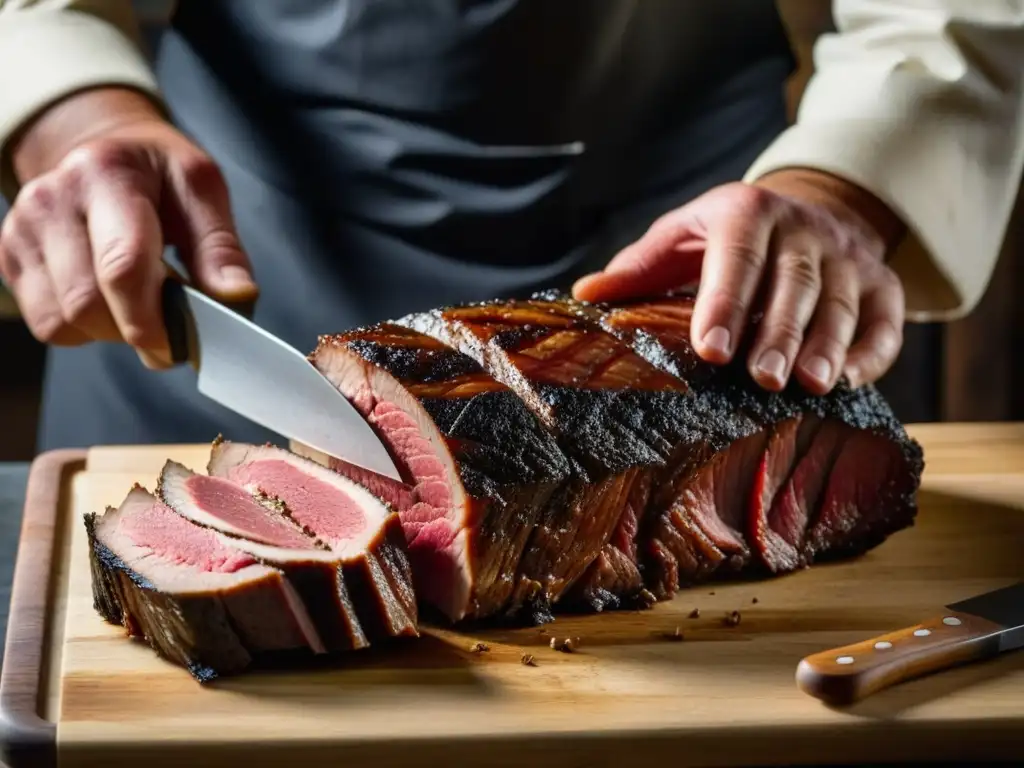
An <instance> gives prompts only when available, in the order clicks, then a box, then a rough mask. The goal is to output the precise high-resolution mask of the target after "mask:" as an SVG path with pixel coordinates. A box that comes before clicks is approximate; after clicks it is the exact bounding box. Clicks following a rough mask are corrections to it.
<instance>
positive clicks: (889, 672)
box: [796, 611, 1007, 705]
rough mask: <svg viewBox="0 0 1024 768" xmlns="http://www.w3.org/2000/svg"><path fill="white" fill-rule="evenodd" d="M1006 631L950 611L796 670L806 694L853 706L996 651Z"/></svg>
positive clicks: (818, 656)
mask: <svg viewBox="0 0 1024 768" xmlns="http://www.w3.org/2000/svg"><path fill="white" fill-rule="evenodd" d="M1005 631H1007V630H1006V629H1005V628H1004V627H1001V626H999V625H998V624H995V623H993V622H991V621H986V620H985V619H982V618H981V617H979V616H972V615H971V614H968V613H957V612H954V611H949V612H947V613H944V614H942V615H940V616H936V617H934V618H933V619H931V620H929V621H926V622H924V623H923V624H918V625H917V626H915V627H907V628H906V629H901V630H898V631H896V632H891V633H889V634H887V635H881V636H879V637H875V638H872V639H871V640H865V641H863V642H860V643H855V644H853V645H847V646H844V647H842V648H835V649H833V650H831V651H824V652H822V653H816V654H814V655H813V656H808V657H807V658H805V659H804V660H803V661H801V662H800V664H799V665H798V666H797V670H796V684H797V687H798V688H800V690H802V691H803V692H804V693H807V694H809V695H811V696H814V697H815V698H818V699H821V700H822V701H825V702H826V703H828V704H832V705H846V704H852V703H854V702H855V701H858V700H860V699H863V698H864V697H866V696H870V695H871V694H872V693H876V692H878V691H880V690H882V689H883V688H888V687H889V686H892V685H896V684H897V683H902V682H905V681H907V680H911V679H913V678H916V677H921V676H923V675H927V674H930V673H932V672H938V671H939V670H943V669H947V668H949V667H953V666H956V665H958V664H965V663H967V662H970V661H978V660H980V659H983V658H987V657H989V656H994V655H996V654H997V653H999V636H1000V634H1002V633H1003V632H1005Z"/></svg>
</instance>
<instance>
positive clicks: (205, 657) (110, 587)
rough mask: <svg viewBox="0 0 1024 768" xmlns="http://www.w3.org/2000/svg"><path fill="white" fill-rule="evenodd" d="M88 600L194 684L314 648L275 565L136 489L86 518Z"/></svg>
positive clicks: (307, 622)
mask: <svg viewBox="0 0 1024 768" xmlns="http://www.w3.org/2000/svg"><path fill="white" fill-rule="evenodd" d="M85 526H86V531H87V533H88V537H89V545H90V567H91V571H92V588H93V601H94V605H95V607H96V609H97V611H99V613H100V614H101V615H102V616H103V617H104V618H105V619H106V620H107V621H109V622H111V623H114V624H120V625H122V626H124V627H125V629H126V630H127V632H128V634H129V635H131V636H135V637H140V638H143V639H145V640H146V642H148V643H149V644H150V646H152V647H153V648H154V649H155V650H156V651H157V652H158V653H159V654H160V655H162V656H163V657H164V658H167V659H169V660H171V661H173V662H175V663H177V664H180V665H182V666H184V667H186V668H187V669H188V670H189V671H190V672H191V673H192V675H193V676H194V677H195V678H196V679H197V680H199V681H201V682H207V681H210V680H213V679H214V678H215V677H217V676H218V675H225V674H233V673H237V672H241V671H242V670H244V669H245V668H247V667H248V666H249V665H250V664H251V663H252V661H253V658H254V656H256V655H257V654H260V653H263V652H270V651H282V650H295V649H301V648H308V647H310V646H316V645H318V644H319V641H318V640H317V638H316V631H315V628H314V626H313V622H312V620H311V619H310V617H309V614H308V613H307V612H306V609H305V606H304V605H303V603H302V600H301V599H300V598H299V596H298V595H297V594H296V593H295V591H294V589H292V587H291V585H290V584H289V583H288V582H287V580H286V579H285V578H284V577H283V575H282V573H281V571H279V570H278V569H276V568H272V567H269V566H267V565H263V564H261V563H260V562H259V561H258V560H257V559H256V558H255V557H253V556H252V555H250V554H248V553H245V552H243V551H240V550H239V549H237V548H235V547H233V546H231V545H230V543H229V542H227V541H225V539H224V538H223V537H221V536H219V535H218V534H217V533H216V532H214V531H211V530H208V529H205V528H201V527H199V526H197V525H195V524H193V523H191V522H190V521H188V520H186V519H185V518H183V517H181V516H180V515H178V514H177V513H175V512H174V511H173V510H172V509H170V508H169V507H167V506H166V505H164V504H163V503H161V502H160V501H159V500H158V499H157V498H156V497H155V496H153V495H152V494H150V493H149V492H148V491H147V490H145V489H144V488H142V487H141V486H138V485H136V486H135V487H134V488H133V489H132V490H131V492H130V493H129V494H128V496H127V497H126V498H125V500H124V501H123V502H122V504H121V506H120V507H119V508H117V509H113V508H109V507H108V508H107V510H106V511H105V513H104V514H102V515H98V514H95V513H90V514H88V515H86V517H85Z"/></svg>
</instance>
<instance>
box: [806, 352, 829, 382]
mask: <svg viewBox="0 0 1024 768" xmlns="http://www.w3.org/2000/svg"><path fill="white" fill-rule="evenodd" d="M804 370H805V371H806V372H807V375H808V376H810V377H811V378H812V379H817V380H818V381H820V382H821V383H822V384H828V381H829V379H830V378H831V376H832V364H831V363H829V361H828V360H826V359H825V358H824V357H821V356H820V355H815V356H814V357H812V358H811V359H810V360H808V361H807V363H806V364H805V365H804Z"/></svg>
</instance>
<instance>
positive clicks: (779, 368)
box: [757, 349, 786, 382]
mask: <svg viewBox="0 0 1024 768" xmlns="http://www.w3.org/2000/svg"><path fill="white" fill-rule="evenodd" d="M757 369H758V370H759V371H760V372H761V373H763V374H764V375H765V376H770V377H771V378H773V379H775V380H776V381H779V382H781V381H782V379H783V377H784V376H785V375H786V358H785V357H783V356H782V353H781V352H779V350H777V349H769V350H768V351H767V352H765V353H764V354H763V355H761V357H760V358H759V359H758V361H757Z"/></svg>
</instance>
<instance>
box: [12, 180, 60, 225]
mask: <svg viewBox="0 0 1024 768" xmlns="http://www.w3.org/2000/svg"><path fill="white" fill-rule="evenodd" d="M15 203H16V204H18V205H19V206H20V208H21V210H22V211H26V212H28V213H29V214H31V215H34V216H48V215H51V214H53V213H54V212H55V211H56V210H57V207H58V205H59V203H60V200H59V194H58V192H57V190H56V189H54V187H53V186H52V185H51V184H50V182H49V181H48V180H47V179H46V178H45V177H39V178H36V179H33V180H32V181H30V182H28V184H26V185H25V186H24V187H22V189H21V192H20V193H19V194H18V196H17V199H16V200H15Z"/></svg>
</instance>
